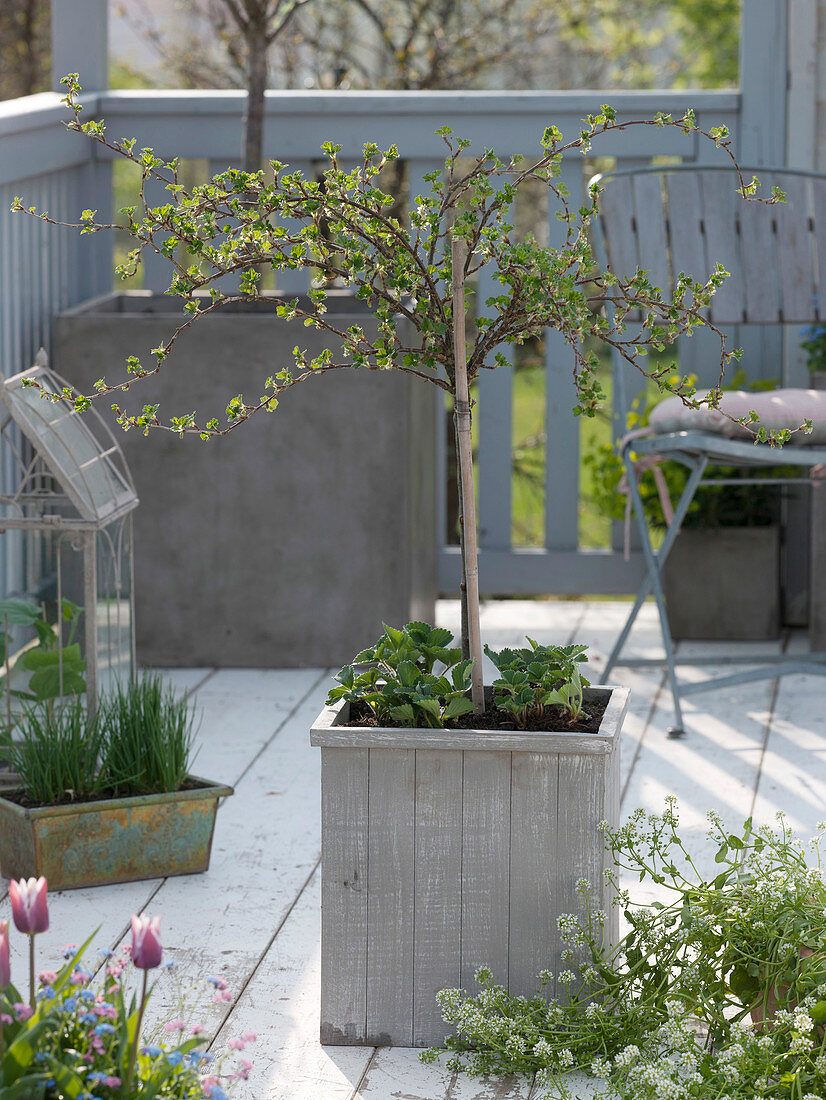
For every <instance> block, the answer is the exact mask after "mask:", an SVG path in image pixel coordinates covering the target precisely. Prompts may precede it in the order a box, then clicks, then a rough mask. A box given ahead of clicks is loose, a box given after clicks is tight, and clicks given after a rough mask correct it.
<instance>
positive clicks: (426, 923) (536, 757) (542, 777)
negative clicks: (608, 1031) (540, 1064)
mask: <svg viewBox="0 0 826 1100" xmlns="http://www.w3.org/2000/svg"><path fill="white" fill-rule="evenodd" d="M588 695H589V696H590V697H591V698H594V697H605V696H609V703H608V707H607V709H606V711H605V716H604V718H603V720H602V724H601V726H600V730H599V733H596V734H570V733H520V732H514V733H510V732H502V733H491V732H488V731H481V730H458V731H457V730H429V729H371V728H367V727H349V726H340V725H338V724H337V723H338V721H339V718H340V717H341V716H342V715H344V716H346V714H347V709H346V708H347V706H348V704H338V705H337V706H335V707H327V708H325V710H324V711H323V712H322V713H321V716H320V717H319V719H318V721H317V722H316V724H315V725H314V726H313V728H312V730H311V734H310V740H311V743H312V744H313V745H318V746H320V747H321V791H322V811H321V820H322V932H321V1042H322V1043H326V1044H330V1045H347V1044H364V1043H366V1044H369V1045H393V1046H428V1045H431V1044H433V1043H439V1042H441V1040H442V1039H443V1037H444V1035H445V1033H446V1030H447V1027H446V1025H445V1023H444V1022H443V1020H442V1018H441V1015H440V1013H439V1010H438V1007H437V1004H436V993H437V992H438V991H439V990H440V989H443V988H445V987H455V986H462V987H464V988H465V989H468V990H471V989H474V988H476V985H475V982H474V977H473V975H474V972H475V971H476V969H477V968H478V967H479V966H482V965H486V966H489V967H490V968H491V970H492V971H493V976H494V979H495V980H496V981H497V982H499V983H501V984H503V985H506V986H507V987H508V988H509V989H510V991H511V992H512V993H524V994H528V993H533V992H535V991H536V989H537V987H538V984H539V982H538V979H537V975H538V973H539V971H540V970H543V969H546V968H547V969H549V970H553V971H554V972H555V973H558V972H559V971H560V969H564V966H565V964H564V963H563V962H562V960H561V957H560V956H561V951H562V949H563V946H564V945H563V944H562V943H561V941H560V937H559V933H558V929H557V918H558V917H559V915H560V914H561V913H567V912H576V911H581V899H580V898H579V897H578V895H577V894H576V887H575V884H576V881H577V880H578V879H581V878H585V879H587V880H588V881H589V882H590V883H591V884H592V890H593V898H594V899H595V900H594V903H593V904H594V905H595V907H597V908H602V909H605V910H606V912H607V913H608V925H607V935H608V936H609V937H610V938H611V939H612V940H615V939H616V936H617V919H618V918H617V913H616V911H615V910H614V909H613V907H612V906H611V905H610V897H609V894H608V890H607V888H606V886H605V881H604V875H603V871H604V867H605V861H606V855H605V849H604V844H603V836H602V833H601V832H600V831H599V830H598V829H597V825H598V823H599V822H600V821H602V820H603V819H604V820H607V821H608V822H609V823H610V824H613V825H617V824H618V818H619V789H620V787H619V784H620V771H619V762H620V751H619V750H620V741H619V738H620V730H621V728H622V722H623V719H624V717H625V712H626V709H627V706H628V690H627V689H626V688H616V687H615V688H610V687H603V688H590V689H588ZM345 720H346V717H345Z"/></svg>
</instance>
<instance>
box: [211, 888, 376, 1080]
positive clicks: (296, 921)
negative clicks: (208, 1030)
mask: <svg viewBox="0 0 826 1100" xmlns="http://www.w3.org/2000/svg"><path fill="white" fill-rule="evenodd" d="M320 902H321V881H320V875H318V874H316V875H315V876H314V877H313V880H312V882H311V883H310V884H309V886H308V887H307V889H306V890H305V891H304V893H303V894H302V895H301V897H300V898H299V900H298V902H297V903H296V906H295V908H294V909H293V911H292V912H291V913H290V915H289V917H288V918H287V920H286V922H285V923H284V927H283V929H282V930H281V932H280V933H279V935H278V937H277V938H276V940H275V943H274V944H273V945H272V947H271V948H270V950H269V951H268V952H267V954H266V956H265V958H264V959H263V960H262V962H261V965H260V967H259V968H258V969H257V970H256V971H255V973H254V975H253V976H252V979H251V981H250V983H249V985H247V987H246V988H245V990H244V992H243V994H242V995H241V997H240V998H239V1000H238V1002H237V1004H236V1005H235V1006H234V1007H233V1010H232V1015H231V1017H230V1019H229V1022H228V1024H227V1027H226V1029H225V1030H224V1031H223V1032H222V1033H221V1036H220V1037H219V1039H218V1042H217V1043H216V1045H215V1047H214V1048H213V1049H214V1051H215V1053H216V1054H217V1053H218V1052H219V1051H221V1050H222V1049H224V1047H225V1044H226V1043H227V1042H228V1041H229V1039H230V1038H239V1037H240V1036H241V1035H243V1034H244V1033H245V1032H247V1031H253V1032H255V1033H256V1034H257V1036H258V1041H257V1042H256V1043H255V1044H254V1045H253V1046H252V1047H250V1048H248V1050H247V1051H245V1054H247V1053H248V1054H249V1057H250V1060H251V1061H253V1062H254V1064H255V1069H254V1070H253V1072H252V1074H251V1075H250V1078H249V1080H248V1081H239V1082H238V1083H237V1084H236V1086H235V1089H234V1091H233V1096H234V1097H235V1100H350V1098H351V1097H352V1095H353V1093H354V1090H355V1089H356V1086H357V1085H358V1083H359V1081H360V1080H361V1077H362V1074H363V1073H364V1070H365V1069H366V1067H367V1063H368V1061H369V1059H370V1056H371V1054H372V1053H373V1048H372V1047H322V1046H321V1045H320V1044H319V1042H318V994H319V982H320V976H321V974H320V971H321V961H320V955H319V950H318V944H319V933H320V921H319V905H320Z"/></svg>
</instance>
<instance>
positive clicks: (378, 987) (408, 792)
mask: <svg viewBox="0 0 826 1100" xmlns="http://www.w3.org/2000/svg"><path fill="white" fill-rule="evenodd" d="M415 781H416V754H415V752H413V750H411V749H399V750H390V751H386V752H375V751H374V750H372V749H371V750H370V771H369V789H368V794H367V804H368V830H369V833H368V840H367V882H368V894H367V1042H368V1043H369V1044H370V1045H371V1046H387V1045H389V1044H390V1043H392V1042H394V1041H395V1042H399V1041H400V1042H401V1043H403V1044H404V1045H405V1046H407V1045H411V1044H412V1040H413V917H414V913H413V883H414V875H415V860H414V839H415V836H414V834H415V798H416V792H415ZM341 948H342V952H343V953H346V951H347V949H348V948H347V944H346V943H345V944H342V945H341ZM399 1037H401V1038H400V1039H399Z"/></svg>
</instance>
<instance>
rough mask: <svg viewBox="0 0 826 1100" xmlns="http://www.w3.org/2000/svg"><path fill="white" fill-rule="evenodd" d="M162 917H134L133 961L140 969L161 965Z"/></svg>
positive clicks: (149, 968) (151, 968) (150, 968)
mask: <svg viewBox="0 0 826 1100" xmlns="http://www.w3.org/2000/svg"><path fill="white" fill-rule="evenodd" d="M160 931H161V918H160V917H138V916H134V915H133V917H132V962H133V964H134V965H135V966H136V967H137V968H138V970H154V969H155V967H156V966H160V965H161V955H162V954H163V948H162V946H161V937H160Z"/></svg>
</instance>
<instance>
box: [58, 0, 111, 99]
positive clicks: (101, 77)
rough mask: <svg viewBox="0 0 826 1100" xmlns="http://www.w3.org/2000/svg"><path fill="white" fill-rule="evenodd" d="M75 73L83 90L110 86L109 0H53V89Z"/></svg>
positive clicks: (61, 88) (92, 90)
mask: <svg viewBox="0 0 826 1100" xmlns="http://www.w3.org/2000/svg"><path fill="white" fill-rule="evenodd" d="M67 73H78V74H79V75H80V83H81V85H82V86H83V88H84V90H85V91H88V92H100V91H103V89H104V88H108V87H109V3H108V0H52V89H53V91H55V92H64V91H65V90H66V89H65V88H64V87H63V85H62V84H61V83H60V79H61V77H64V76H65V75H66V74H67Z"/></svg>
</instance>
